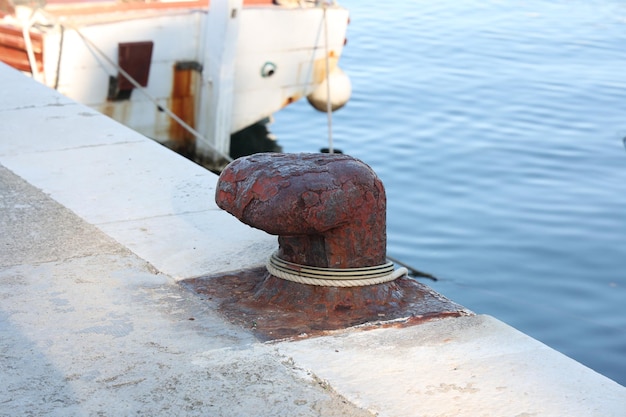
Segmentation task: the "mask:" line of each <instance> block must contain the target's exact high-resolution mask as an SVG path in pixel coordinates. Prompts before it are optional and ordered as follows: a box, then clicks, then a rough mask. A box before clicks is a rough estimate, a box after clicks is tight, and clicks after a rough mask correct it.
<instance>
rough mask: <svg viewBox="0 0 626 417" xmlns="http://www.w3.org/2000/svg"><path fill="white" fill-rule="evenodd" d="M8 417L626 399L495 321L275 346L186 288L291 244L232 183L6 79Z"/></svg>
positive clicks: (563, 408) (526, 411)
mask: <svg viewBox="0 0 626 417" xmlns="http://www.w3.org/2000/svg"><path fill="white" fill-rule="evenodd" d="M0 86H1V89H2V94H1V95H0V387H1V388H0V416H31V415H32V416H129V415H147V416H153V415H155V416H156V415H158V416H161V415H164V416H170V415H171V416H290V417H291V416H398V417H400V416H433V417H434V416H472V417H475V416H518V417H522V416H527V417H529V416H580V417H583V416H585V417H588V416H602V417H608V416H615V417H618V416H619V417H622V416H624V415H626V388H625V387H623V386H621V385H619V384H617V383H615V382H614V381H612V380H610V379H608V378H606V377H604V376H602V375H600V374H598V373H596V372H594V371H592V370H591V369H588V368H586V367H584V366H583V365H581V364H579V363H577V362H575V361H574V360H572V359H570V358H568V357H566V356H564V355H563V354H561V353H559V352H557V351H555V350H553V349H550V348H549V347H547V346H545V345H543V344H542V343H540V342H538V341H536V340H534V339H532V338H530V337H529V336H527V335H524V334H522V333H521V332H519V331H517V330H515V329H513V328H511V327H510V326H508V325H506V324H504V323H502V322H500V321H498V320H497V319H495V318H493V317H490V316H485V315H471V316H466V317H458V318H446V319H440V320H433V321H428V322H426V323H423V324H420V325H416V326H411V327H405V328H380V329H375V330H368V331H362V330H359V329H347V330H343V331H336V332H333V333H331V334H329V335H326V336H321V337H314V338H303V339H298V340H294V341H279V342H273V343H261V342H260V341H258V340H257V339H256V338H255V337H254V336H253V334H252V333H251V332H250V331H249V329H246V328H243V327H240V326H236V325H234V324H231V323H229V322H228V321H226V320H225V318H224V317H223V316H222V315H220V314H219V313H218V312H217V311H216V309H215V306H214V305H213V304H212V303H211V301H210V300H207V299H204V298H203V297H201V296H199V295H197V294H195V293H192V292H190V291H188V290H186V289H185V288H184V287H183V286H181V285H180V281H181V280H184V279H188V278H194V277H197V276H202V275H210V274H215V273H220V272H227V271H233V270H238V269H243V268H249V267H253V266H259V265H262V264H264V263H265V260H266V259H267V257H268V256H269V254H270V253H271V252H272V251H273V250H274V249H275V248H276V246H277V243H276V238H275V237H274V236H269V235H267V234H265V233H264V232H261V231H258V230H255V229H252V228H249V227H248V226H245V225H243V224H242V223H240V222H239V221H238V220H236V219H235V218H234V217H232V216H230V215H228V214H227V213H225V212H223V211H221V210H219V209H218V208H217V206H216V204H215V202H214V198H213V197H214V192H215V185H216V182H217V177H216V176H215V175H214V174H212V173H211V172H209V171H207V170H205V169H203V168H201V167H199V166H197V165H195V164H193V163H192V162H190V161H188V160H186V159H184V158H182V157H180V156H179V155H177V154H175V153H173V152H171V151H169V150H168V149H166V148H164V147H162V146H160V145H158V144H156V143H154V142H152V141H151V140H149V139H146V138H145V137H143V136H141V135H139V134H137V133H135V132H133V131H131V130H129V129H127V128H126V127H124V126H121V125H119V124H118V123H116V122H114V121H112V120H110V119H108V118H107V117H105V116H103V115H100V114H98V113H97V112H95V111H93V110H91V109H89V108H88V107H85V106H83V105H80V104H77V103H75V102H72V101H71V100H69V99H67V98H65V97H63V96H61V95H60V94H58V93H57V92H55V91H53V90H50V89H48V88H46V87H44V86H42V85H40V84H38V83H36V82H34V81H33V80H31V79H30V78H28V77H26V76H24V75H22V74H21V73H19V72H17V71H15V70H13V69H10V68H9V67H7V66H4V65H3V64H0Z"/></svg>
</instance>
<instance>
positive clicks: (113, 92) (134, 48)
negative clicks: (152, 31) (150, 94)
mask: <svg viewBox="0 0 626 417" xmlns="http://www.w3.org/2000/svg"><path fill="white" fill-rule="evenodd" d="M153 47H154V42H152V41H145V42H127V43H120V44H118V57H117V59H118V61H117V62H118V64H119V66H120V68H122V69H123V70H124V71H126V72H127V73H128V75H129V76H130V77H132V78H133V79H134V80H135V81H136V82H137V83H138V84H139V85H140V86H142V87H146V86H147V85H148V77H149V75H150V64H151V62H152V49H153ZM134 88H135V87H134V85H133V84H132V83H131V82H130V81H129V80H128V79H127V78H126V77H125V76H124V75H122V74H121V73H118V74H117V77H110V78H109V94H108V99H109V100H113V101H118V100H128V99H129V98H130V95H131V93H132V92H133V89H134Z"/></svg>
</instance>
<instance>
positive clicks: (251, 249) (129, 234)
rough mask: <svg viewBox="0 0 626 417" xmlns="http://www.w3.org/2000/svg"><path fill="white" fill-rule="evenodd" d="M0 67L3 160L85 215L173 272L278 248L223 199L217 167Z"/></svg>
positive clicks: (254, 257)
mask: <svg viewBox="0 0 626 417" xmlns="http://www.w3.org/2000/svg"><path fill="white" fill-rule="evenodd" d="M0 66H1V67H0V74H1V76H0V85H1V86H2V94H1V95H0V141H1V143H0V163H2V164H3V165H4V166H5V167H7V168H9V169H11V170H12V171H13V172H15V173H17V174H18V175H19V176H20V177H22V178H24V179H25V180H26V181H28V182H30V183H31V184H35V185H36V186H37V187H38V188H40V189H41V190H42V191H44V193H46V194H48V195H50V196H51V197H52V198H53V199H54V200H56V201H58V202H60V203H61V204H62V205H64V206H65V207H67V208H69V209H70V210H72V211H73V212H74V213H76V214H78V215H79V216H80V217H81V218H82V219H84V220H86V221H87V222H88V223H90V224H93V225H95V226H97V227H98V229H100V230H102V231H104V232H105V233H106V234H108V235H109V236H111V237H112V238H113V239H115V240H116V241H118V242H120V243H122V244H123V245H124V246H126V247H127V248H129V249H130V250H132V251H133V252H134V253H136V254H138V255H139V256H141V257H142V258H143V259H146V260H148V261H149V262H151V263H152V264H153V265H154V266H155V267H157V268H158V269H159V270H160V271H161V272H163V273H166V274H168V275H171V276H172V277H174V278H175V279H182V278H189V277H193V276H199V275H203V274H206V273H207V271H208V272H222V271H230V270H233V269H237V268H245V267H252V266H256V265H259V264H260V263H261V262H263V261H264V259H265V258H266V257H267V256H268V255H269V254H270V253H271V252H272V251H273V250H274V248H275V246H276V238H275V237H274V236H270V235H268V234H266V233H264V232H262V231H260V230H256V229H252V228H250V227H247V226H245V225H243V224H241V223H240V222H239V221H237V220H236V219H234V218H233V217H232V216H230V215H229V214H228V213H225V212H224V211H222V210H220V209H219V208H218V207H217V205H216V204H215V202H214V201H213V196H214V195H215V186H216V183H217V176H215V175H214V174H213V173H211V172H209V171H207V170H206V169H204V168H202V167H200V166H197V165H195V164H192V163H190V162H189V161H188V160H187V159H185V158H183V157H181V156H180V155H178V154H175V153H173V152H172V151H170V150H168V149H166V148H165V147H162V146H159V145H156V144H155V143H154V141H152V140H150V139H148V138H146V137H144V136H142V135H140V134H138V133H136V132H133V131H131V130H129V129H127V128H124V127H123V126H121V125H120V124H118V123H117V122H114V121H112V120H111V119H109V118H108V117H106V116H104V115H102V114H99V113H97V112H95V111H94V110H92V109H90V108H87V107H85V106H82V105H79V104H76V103H74V102H72V101H70V100H68V99H67V98H65V97H63V96H61V95H60V94H58V93H56V92H54V91H52V90H50V89H48V88H46V87H44V86H42V85H41V84H38V83H35V82H32V81H31V80H30V79H28V78H26V77H24V76H23V75H22V74H20V73H19V72H17V71H14V70H12V69H10V68H8V67H6V66H5V65H4V64H2V63H0ZM216 241H219V242H220V250H219V251H215V242H216Z"/></svg>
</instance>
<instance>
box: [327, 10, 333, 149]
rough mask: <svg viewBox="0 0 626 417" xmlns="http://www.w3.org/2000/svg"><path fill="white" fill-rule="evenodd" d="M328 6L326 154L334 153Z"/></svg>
mask: <svg viewBox="0 0 626 417" xmlns="http://www.w3.org/2000/svg"><path fill="white" fill-rule="evenodd" d="M327 8H328V5H327V4H326V3H324V54H325V56H326V59H325V64H326V119H327V125H328V153H335V150H334V147H333V109H332V103H331V101H330V57H329V53H328V15H327V13H326V9H327Z"/></svg>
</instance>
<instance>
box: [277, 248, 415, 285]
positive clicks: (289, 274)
mask: <svg viewBox="0 0 626 417" xmlns="http://www.w3.org/2000/svg"><path fill="white" fill-rule="evenodd" d="M266 266H267V270H268V271H269V273H270V274H272V275H274V276H275V277H277V278H281V279H284V280H287V281H293V282H298V283H300V284H308V285H318V286H323V287H363V286H366V285H374V284H382V283H384V282H390V281H393V280H395V279H397V278H400V277H402V276H405V275H407V273H408V270H407V269H406V268H398V269H397V270H394V264H393V262H387V263H386V264H383V265H377V266H367V267H362V268H321V267H316V266H309V265H300V264H297V263H293V262H288V261H285V260H282V259H280V258H279V257H278V255H277V254H276V253H273V254H272V255H271V256H270V257H269V259H268V261H267V265H266Z"/></svg>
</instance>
